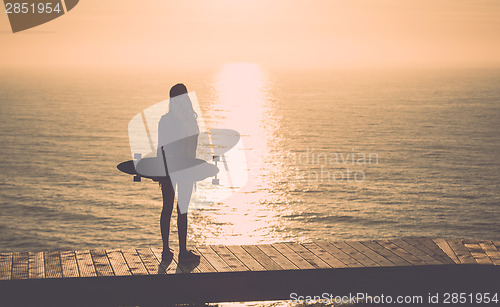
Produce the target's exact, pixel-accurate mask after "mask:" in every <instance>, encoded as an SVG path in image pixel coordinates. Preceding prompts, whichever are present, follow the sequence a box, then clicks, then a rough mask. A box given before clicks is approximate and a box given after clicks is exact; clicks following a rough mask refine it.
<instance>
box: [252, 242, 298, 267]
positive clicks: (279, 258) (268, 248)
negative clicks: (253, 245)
mask: <svg viewBox="0 0 500 307" xmlns="http://www.w3.org/2000/svg"><path fill="white" fill-rule="evenodd" d="M257 247H258V248H259V249H260V250H261V251H262V252H263V253H264V254H266V256H268V257H269V258H271V260H272V261H274V262H275V263H276V264H277V265H279V266H280V267H281V268H282V269H283V270H297V269H298V267H297V266H296V265H295V264H293V263H292V262H291V261H290V260H288V258H286V257H285V256H283V255H282V254H281V253H280V252H278V251H277V250H276V249H275V248H274V247H273V246H272V245H271V244H259V245H257Z"/></svg>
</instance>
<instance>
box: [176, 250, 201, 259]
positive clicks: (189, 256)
mask: <svg viewBox="0 0 500 307" xmlns="http://www.w3.org/2000/svg"><path fill="white" fill-rule="evenodd" d="M181 261H182V262H195V261H200V255H197V254H195V253H193V251H190V250H185V251H182V252H180V253H179V262H181Z"/></svg>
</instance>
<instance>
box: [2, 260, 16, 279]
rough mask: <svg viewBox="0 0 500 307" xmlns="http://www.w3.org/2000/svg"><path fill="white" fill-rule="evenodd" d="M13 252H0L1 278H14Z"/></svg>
mask: <svg viewBox="0 0 500 307" xmlns="http://www.w3.org/2000/svg"><path fill="white" fill-rule="evenodd" d="M12 255H13V254H12V253H0V280H10V279H12Z"/></svg>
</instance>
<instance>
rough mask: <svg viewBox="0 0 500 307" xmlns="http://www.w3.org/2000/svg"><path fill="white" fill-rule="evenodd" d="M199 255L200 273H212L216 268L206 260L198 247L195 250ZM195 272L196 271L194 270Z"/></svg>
mask: <svg viewBox="0 0 500 307" xmlns="http://www.w3.org/2000/svg"><path fill="white" fill-rule="evenodd" d="M195 251H196V252H197V253H198V254H199V255H200V264H198V270H199V272H200V273H213V272H217V270H216V269H215V268H214V267H213V266H212V265H211V264H210V263H209V262H208V260H207V258H205V257H204V256H203V255H202V254H201V252H200V251H198V249H196V250H195ZM195 273H196V272H195Z"/></svg>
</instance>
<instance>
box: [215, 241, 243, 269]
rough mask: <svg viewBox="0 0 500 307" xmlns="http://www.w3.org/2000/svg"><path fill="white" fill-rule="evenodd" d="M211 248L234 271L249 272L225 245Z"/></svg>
mask: <svg viewBox="0 0 500 307" xmlns="http://www.w3.org/2000/svg"><path fill="white" fill-rule="evenodd" d="M210 248H211V249H212V250H213V251H214V252H215V253H216V254H217V255H219V257H220V258H222V260H224V262H225V263H226V264H227V265H228V266H229V267H230V268H231V270H232V271H236V272H241V271H248V268H247V267H246V266H245V265H244V264H243V263H242V262H241V261H240V260H239V259H238V258H236V256H235V255H234V254H233V253H231V251H230V250H229V249H227V247H225V246H224V245H212V246H210Z"/></svg>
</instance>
